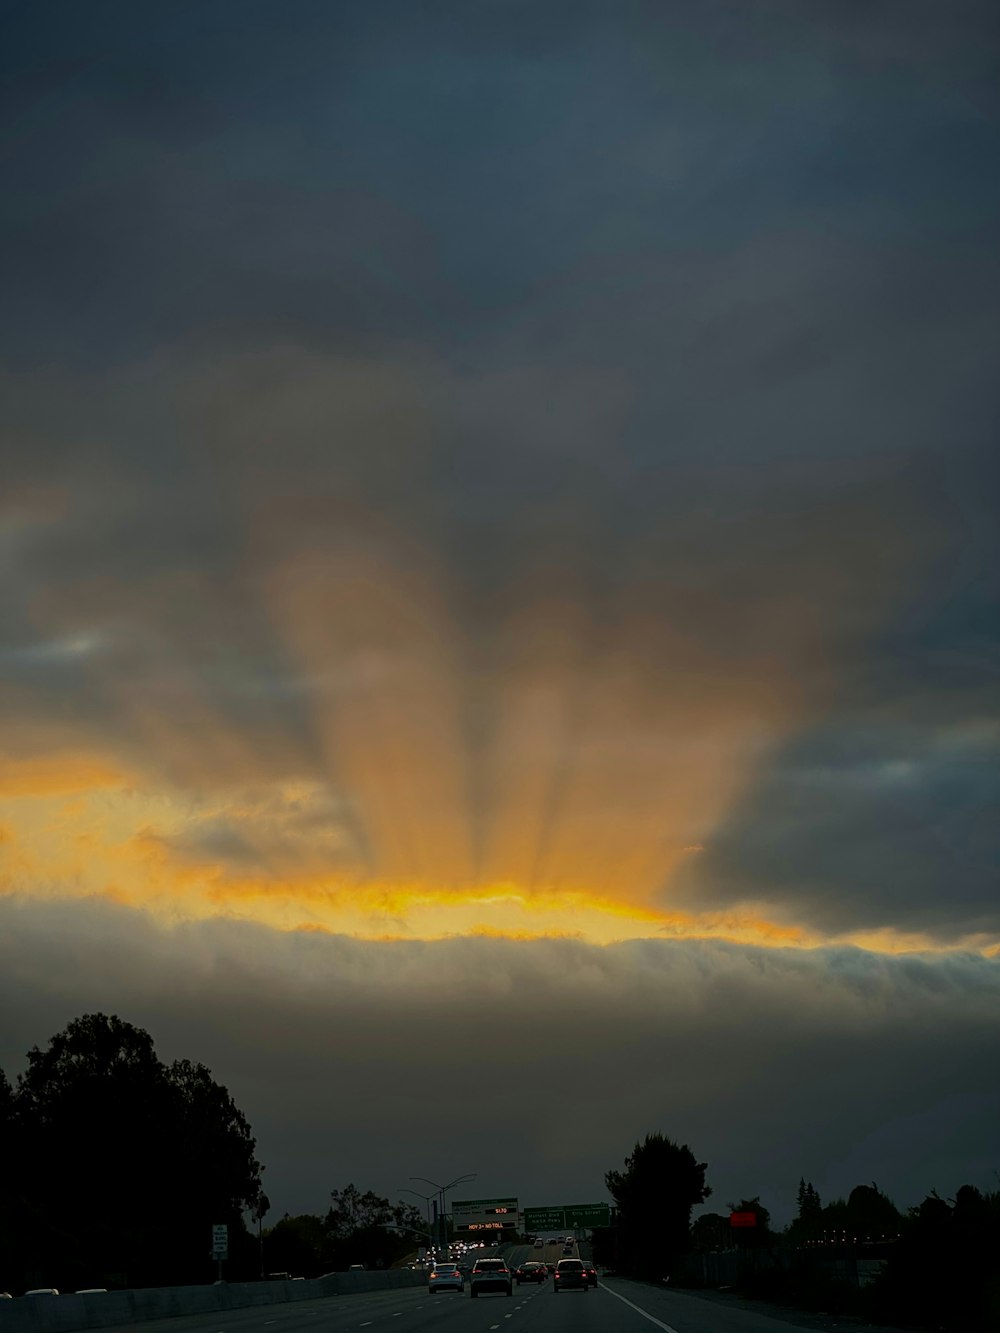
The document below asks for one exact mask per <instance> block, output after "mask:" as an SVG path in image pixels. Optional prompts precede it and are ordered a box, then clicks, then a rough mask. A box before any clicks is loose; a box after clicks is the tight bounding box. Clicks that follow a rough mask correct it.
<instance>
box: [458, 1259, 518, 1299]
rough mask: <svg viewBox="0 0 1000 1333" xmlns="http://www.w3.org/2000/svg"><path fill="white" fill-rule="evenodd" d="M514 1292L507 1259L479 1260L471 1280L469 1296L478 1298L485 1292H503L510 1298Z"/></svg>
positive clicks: (473, 1269)
mask: <svg viewBox="0 0 1000 1333" xmlns="http://www.w3.org/2000/svg"><path fill="white" fill-rule="evenodd" d="M513 1290H514V1281H513V1279H512V1278H511V1275H510V1269H509V1268H508V1267H507V1261H506V1259H478V1260H477V1261H476V1263H475V1264H474V1265H473V1268H472V1275H471V1277H470V1278H469V1295H470V1296H478V1295H479V1294H480V1292H483V1291H502V1292H504V1294H505V1295H507V1296H509V1295H510V1294H511V1293H512V1292H513Z"/></svg>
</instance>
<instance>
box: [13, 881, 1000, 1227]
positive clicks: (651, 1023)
mask: <svg viewBox="0 0 1000 1333" xmlns="http://www.w3.org/2000/svg"><path fill="white" fill-rule="evenodd" d="M0 912H2V925H3V929H2V931H0V941H2V944H0V964H2V966H0V977H2V978H3V980H2V983H0V987H2V989H0V1002H2V1008H3V1011H4V1012H5V1013H6V1014H8V1015H10V1016H11V1021H10V1023H9V1024H7V1025H5V1028H6V1031H5V1035H4V1041H3V1047H2V1050H0V1065H2V1066H3V1067H4V1068H5V1069H6V1070H7V1071H8V1073H11V1074H12V1073H14V1072H15V1071H17V1070H19V1069H20V1068H23V1064H24V1052H25V1051H26V1050H27V1048H28V1046H29V1045H32V1044H35V1043H36V1042H37V1043H38V1044H40V1045H44V1044H45V1042H46V1041H47V1039H48V1037H49V1036H50V1035H52V1034H53V1033H54V1032H55V1031H57V1030H59V1029H61V1028H62V1027H63V1026H65V1023H66V1022H68V1021H69V1019H70V1018H71V1017H73V1016H75V1015H77V1014H78V1013H82V1012H91V1011H94V1010H104V1011H109V1010H110V1011H113V1012H117V1013H119V1014H120V1015H121V1016H122V1017H126V1018H128V1019H129V1020H130V1021H132V1022H135V1023H138V1024H139V1025H140V1026H145V1027H146V1028H147V1029H148V1030H149V1031H151V1032H152V1034H153V1036H154V1038H155V1040H156V1042H157V1046H158V1050H159V1052H160V1054H161V1057H162V1058H180V1057H187V1058H191V1059H199V1060H202V1061H204V1062H205V1063H207V1064H208V1065H209V1066H210V1067H211V1068H212V1070H213V1073H214V1075H215V1077H216V1078H217V1079H218V1080H220V1081H221V1082H224V1083H225V1084H226V1085H227V1086H228V1087H229V1088H230V1090H231V1091H232V1092H233V1094H234V1096H235V1097H236V1099H237V1101H238V1102H239V1104H240V1106H241V1107H242V1108H243V1109H244V1111H245V1112H246V1114H247V1115H248V1117H249V1118H250V1120H251V1122H252V1124H253V1127H254V1130H255V1132H256V1134H257V1136H258V1148H259V1152H260V1155H261V1157H262V1159H263V1160H264V1162H265V1163H266V1164H267V1167H268V1179H267V1185H268V1191H269V1193H270V1194H271V1197H272V1200H273V1202H274V1203H275V1205H276V1207H277V1208H278V1209H279V1210H282V1211H283V1210H285V1209H288V1210H290V1211H292V1212H296V1211H319V1210H321V1209H322V1208H323V1207H324V1206H325V1203H326V1198H327V1193H328V1191H329V1190H331V1189H334V1188H338V1187H340V1186H341V1185H343V1184H344V1183H346V1182H347V1181H348V1180H355V1181H357V1182H358V1183H362V1182H363V1183H364V1184H366V1185H371V1186H372V1187H373V1188H377V1189H378V1190H379V1191H381V1192H384V1193H386V1194H388V1195H390V1196H392V1197H397V1194H396V1191H397V1189H398V1188H399V1187H403V1186H406V1185H407V1184H408V1183H409V1177H410V1176H411V1175H424V1174H426V1175H429V1176H430V1177H431V1178H432V1179H445V1178H446V1176H442V1175H441V1172H442V1171H443V1172H445V1173H447V1172H448V1171H451V1172H452V1174H455V1173H456V1172H459V1171H461V1172H464V1171H477V1172H479V1180H478V1181H477V1186H476V1187H477V1189H481V1191H482V1195H481V1197H489V1196H490V1195H491V1194H493V1193H495V1192H496V1191H502V1192H505V1193H516V1194H518V1196H519V1197H521V1198H522V1202H525V1203H529V1204H537V1205H544V1204H547V1203H558V1202H572V1201H576V1200H579V1201H583V1200H585V1199H590V1198H598V1197H602V1195H603V1178H604V1172H605V1171H606V1170H609V1169H611V1168H614V1167H617V1166H619V1165H620V1164H621V1161H622V1160H623V1158H624V1157H625V1155H626V1154H627V1153H628V1152H629V1151H630V1150H631V1148H632V1146H633V1144H634V1142H635V1141H636V1139H637V1138H640V1137H642V1136H643V1135H644V1134H645V1133H647V1132H650V1131H652V1130H655V1129H661V1130H663V1131H664V1132H665V1133H668V1134H670V1135H671V1136H673V1137H676V1138H678V1139H680V1140H682V1141H686V1142H689V1143H690V1144H691V1145H692V1147H693V1148H694V1150H695V1151H696V1152H697V1153H698V1154H699V1157H700V1158H703V1159H705V1160H707V1161H708V1162H709V1163H710V1172H709V1182H710V1184H712V1185H713V1188H714V1190H715V1194H714V1196H713V1201H712V1203H713V1206H719V1205H721V1204H724V1203H725V1202H726V1201H727V1200H728V1199H730V1198H732V1197H739V1196H743V1195H752V1194H756V1193H758V1192H760V1193H761V1194H762V1195H763V1196H764V1197H765V1201H766V1202H767V1203H768V1205H769V1206H773V1207H774V1209H775V1211H776V1213H779V1214H784V1215H787V1214H788V1213H789V1211H790V1210H793V1201H794V1193H795V1188H796V1185H797V1183H798V1178H799V1176H800V1175H805V1176H806V1178H808V1179H812V1180H814V1182H815V1183H816V1185H817V1188H819V1189H820V1192H821V1193H822V1194H824V1195H825V1196H827V1197H834V1196H836V1195H838V1194H841V1193H846V1192H847V1191H849V1190H850V1189H851V1188H852V1187H853V1186H854V1185H855V1184H858V1183H864V1182H867V1181H870V1180H871V1179H876V1180H877V1181H878V1182H879V1184H880V1186H881V1187H882V1188H883V1189H886V1190H887V1191H888V1192H889V1193H890V1194H892V1195H893V1196H894V1197H896V1199H897V1202H899V1203H900V1205H904V1204H910V1203H913V1202H917V1201H919V1198H922V1197H923V1193H925V1192H926V1191H928V1190H930V1189H931V1188H932V1187H936V1188H938V1189H940V1190H941V1191H942V1192H953V1190H954V1189H955V1188H957V1186H958V1185H959V1184H961V1183H963V1181H966V1180H969V1181H972V1182H973V1183H976V1182H978V1183H981V1184H986V1185H989V1184H990V1183H991V1181H992V1174H991V1173H992V1172H993V1171H995V1169H996V1166H997V1162H996V1135H995V1124H996V1112H997V1110H998V1109H1000V1080H998V1075H997V1069H998V1068H1000V1062H998V1061H997V1060H996V1059H995V1058H992V1057H989V1056H988V1053H989V1052H992V1054H993V1056H995V1054H996V1051H997V1049H998V1041H1000V1028H998V1023H997V1014H998V1012H1000V1007H998V999H1000V989H998V988H1000V974H998V967H997V962H996V960H993V961H989V960H986V959H983V958H981V957H978V956H976V955H952V956H946V957H940V956H933V955H927V956H919V955H910V956H906V957H902V958H894V959H893V958H884V957H882V958H880V957H878V956H876V955H874V954H871V953H867V952H865V951H862V950H856V949H839V950H820V951H803V950H794V949H784V950H773V949H760V948H752V947H747V946H735V945H731V944H725V943H720V942H709V941H704V942H693V941H678V942H670V943H668V942H661V941H652V940H648V941H633V942H629V943H625V944H621V945H617V946H611V947H606V948H598V947H594V946H592V945H587V944H584V943H582V942H579V941H568V940H563V941H551V940H540V941H533V942H524V941H510V940H497V939H479V940H467V939H466V940H452V941H440V942H438V943H434V944H427V943H406V942H397V943H394V944H391V945H387V944H378V943H370V942H361V941H356V940H350V939H347V938H343V937H340V938H338V937H330V936H327V935H322V934H315V933H290V934H289V933H285V934H282V933H276V932H273V931H270V930H267V929H265V928H262V927H259V926H254V925H249V924H244V925H237V924H232V923H230V924H227V923H222V922H214V923H201V924H187V925H182V926H178V927H176V928H174V929H172V930H164V929H163V928H162V927H158V926H156V925H154V924H153V922H152V921H151V920H150V919H149V918H148V917H145V916H143V915H138V914H136V913H134V912H131V911H126V910H123V909H120V908H114V907H109V906H107V905H100V904H98V903H93V902H92V903H80V904H77V905H75V906H73V907H67V906H65V905H58V906H44V905H38V904H33V903H31V902H27V901H16V900H7V901H6V902H5V903H3V904H2V905H0ZM540 1050H541V1051H543V1052H544V1058H541V1059H540V1058H539V1052H540ZM484 1142H489V1143H490V1144H492V1145H494V1148H495V1147H496V1146H497V1145H500V1146H501V1147H502V1150H503V1151H502V1160H503V1163H504V1164H505V1165H504V1166H503V1168H502V1169H501V1168H500V1167H499V1166H498V1165H497V1161H496V1153H495V1151H494V1150H493V1149H491V1152H490V1154H489V1155H488V1159H487V1160H484V1159H483V1155H482V1144H483V1143H484ZM447 1178H449V1179H450V1178H451V1177H450V1176H449V1177H447ZM477 1197H478V1196H477Z"/></svg>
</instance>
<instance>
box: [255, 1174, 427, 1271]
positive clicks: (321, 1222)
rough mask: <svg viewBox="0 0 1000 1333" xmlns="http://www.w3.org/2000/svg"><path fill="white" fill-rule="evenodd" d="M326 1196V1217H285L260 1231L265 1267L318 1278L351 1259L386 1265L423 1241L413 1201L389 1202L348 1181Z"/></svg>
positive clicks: (369, 1265)
mask: <svg viewBox="0 0 1000 1333" xmlns="http://www.w3.org/2000/svg"><path fill="white" fill-rule="evenodd" d="M330 1200H331V1203H330V1207H329V1208H328V1209H327V1212H326V1215H325V1216H323V1217H319V1216H316V1215H314V1214H311V1213H303V1214H301V1215H300V1216H298V1217H289V1216H285V1217H283V1218H282V1219H281V1220H280V1221H279V1222H278V1223H276V1225H275V1226H273V1227H271V1228H270V1230H268V1231H266V1232H265V1233H264V1236H263V1249H264V1253H265V1255H266V1261H267V1268H268V1270H269V1271H271V1272H281V1271H284V1272H288V1273H293V1274H295V1275H296V1276H302V1277H318V1276H320V1275H321V1274H323V1273H334V1272H339V1271H342V1270H344V1269H346V1268H349V1267H350V1266H351V1264H364V1266H365V1267H366V1268H373V1269H377V1268H391V1267H392V1266H393V1264H396V1263H398V1262H399V1261H400V1260H402V1259H404V1258H405V1257H407V1256H408V1255H411V1254H412V1253H413V1252H414V1250H415V1249H416V1248H417V1247H418V1246H419V1245H425V1244H426V1243H427V1238H426V1237H425V1236H424V1231H425V1229H426V1226H427V1223H426V1221H425V1219H424V1216H423V1214H422V1213H421V1212H419V1210H418V1209H416V1208H415V1207H414V1206H413V1205H412V1204H409V1203H395V1204H393V1203H390V1202H389V1200H388V1199H383V1198H381V1197H380V1196H379V1195H377V1194H375V1193H373V1192H372V1191H371V1190H366V1191H365V1192H364V1193H362V1192H361V1191H360V1190H359V1189H358V1188H357V1186H356V1185H353V1184H352V1185H347V1186H345V1188H344V1189H342V1190H333V1191H332V1193H331V1195H330Z"/></svg>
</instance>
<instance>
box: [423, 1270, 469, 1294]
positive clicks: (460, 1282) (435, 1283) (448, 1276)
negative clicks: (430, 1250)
mask: <svg viewBox="0 0 1000 1333" xmlns="http://www.w3.org/2000/svg"><path fill="white" fill-rule="evenodd" d="M427 1290H428V1291H462V1292H464V1291H465V1276H464V1274H463V1273H462V1270H461V1269H460V1268H459V1266H458V1264H435V1265H434V1267H433V1268H432V1269H431V1271H430V1273H429V1274H428V1276H427Z"/></svg>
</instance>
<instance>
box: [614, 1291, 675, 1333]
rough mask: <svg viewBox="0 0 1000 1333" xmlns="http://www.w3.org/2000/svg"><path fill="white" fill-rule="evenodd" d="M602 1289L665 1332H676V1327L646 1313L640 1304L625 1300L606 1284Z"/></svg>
mask: <svg viewBox="0 0 1000 1333" xmlns="http://www.w3.org/2000/svg"><path fill="white" fill-rule="evenodd" d="M604 1290H605V1291H606V1292H607V1293H608V1295H609V1296H613V1297H614V1298H615V1300H616V1301H622V1302H623V1303H624V1304H625V1305H628V1306H631V1308H632V1309H633V1310H634V1311H635V1312H636V1314H641V1315H642V1317H643V1319H648V1320H649V1322H650V1323H651V1324H655V1325H656V1327H657V1328H662V1329H664V1330H665V1333H677V1330H676V1328H673V1327H672V1326H671V1325H670V1324H665V1323H663V1321H662V1320H661V1319H654V1317H653V1316H652V1315H651V1314H648V1313H647V1312H646V1311H645V1310H644V1309H643V1308H642V1306H641V1305H634V1304H633V1303H632V1302H631V1301H627V1300H625V1297H624V1296H619V1294H618V1292H617V1291H612V1290H611V1288H610V1287H608V1286H605V1288H604Z"/></svg>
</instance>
